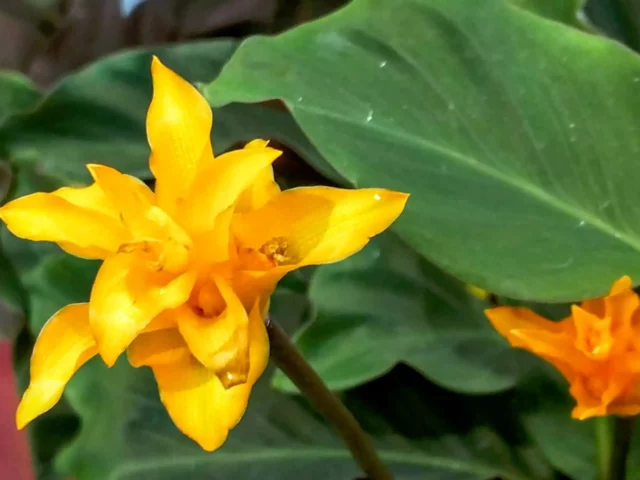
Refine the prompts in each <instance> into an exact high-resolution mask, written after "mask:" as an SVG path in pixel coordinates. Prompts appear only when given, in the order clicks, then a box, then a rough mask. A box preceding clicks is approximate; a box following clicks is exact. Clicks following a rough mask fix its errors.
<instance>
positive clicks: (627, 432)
mask: <svg viewBox="0 0 640 480" xmlns="http://www.w3.org/2000/svg"><path fill="white" fill-rule="evenodd" d="M634 425H635V417H615V418H614V424H613V446H612V448H611V456H610V458H609V468H608V471H607V476H606V477H605V478H606V480H625V479H626V478H627V457H628V456H629V449H630V447H631V437H632V436H633V430H634Z"/></svg>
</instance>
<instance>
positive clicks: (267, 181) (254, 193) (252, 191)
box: [235, 140, 280, 213]
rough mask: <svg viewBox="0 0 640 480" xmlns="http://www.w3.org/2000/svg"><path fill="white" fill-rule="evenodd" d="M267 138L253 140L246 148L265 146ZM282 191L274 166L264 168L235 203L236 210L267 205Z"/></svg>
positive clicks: (244, 210) (247, 209) (242, 210)
mask: <svg viewBox="0 0 640 480" xmlns="http://www.w3.org/2000/svg"><path fill="white" fill-rule="evenodd" d="M268 144H269V142H267V141H266V140H253V141H251V142H249V143H247V144H246V145H245V147H244V148H265V147H266V146H267V145H268ZM279 193H280V187H279V186H278V184H277V183H276V181H275V179H274V178H273V167H272V166H271V165H269V166H268V167H265V168H263V169H262V170H261V171H260V172H259V173H258V175H257V176H256V177H255V178H254V179H253V182H251V184H250V185H249V186H248V187H247V188H246V189H245V190H244V191H243V192H242V193H241V194H240V196H239V197H238V200H237V201H236V204H235V211H236V212H240V213H241V212H248V211H251V210H255V209H257V208H260V207H262V206H263V205H265V204H266V203H267V202H269V200H271V199H272V198H273V197H275V196H276V195H278V194H279Z"/></svg>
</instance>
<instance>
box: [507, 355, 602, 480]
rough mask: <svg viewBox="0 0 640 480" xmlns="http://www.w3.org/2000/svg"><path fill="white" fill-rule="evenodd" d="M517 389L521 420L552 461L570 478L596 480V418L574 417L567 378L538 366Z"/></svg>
mask: <svg viewBox="0 0 640 480" xmlns="http://www.w3.org/2000/svg"><path fill="white" fill-rule="evenodd" d="M540 372H541V373H539V374H538V375H537V376H535V377H532V378H531V379H530V381H529V382H527V383H526V384H525V385H524V386H523V388H521V389H519V390H518V393H517V399H518V400H517V403H518V406H519V411H520V419H521V421H522V424H523V425H524V426H525V428H526V429H527V432H528V433H529V435H530V436H531V438H532V439H533V440H534V442H535V443H536V444H537V445H538V446H539V447H540V449H541V450H542V451H543V452H544V454H545V457H546V458H547V459H548V460H549V461H550V462H551V464H552V465H553V466H554V467H555V468H557V469H558V470H559V471H561V472H562V473H564V474H566V475H569V476H570V477H571V478H575V479H580V480H596V478H597V477H598V470H597V458H596V448H595V420H593V419H590V420H585V421H580V420H575V419H573V418H571V410H572V409H573V407H574V405H575V401H573V399H571V397H570V396H569V386H568V385H567V383H566V381H565V380H564V379H562V378H561V377H560V375H558V374H557V372H555V371H552V369H551V367H548V368H545V369H541V371H540Z"/></svg>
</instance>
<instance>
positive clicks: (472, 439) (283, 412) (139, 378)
mask: <svg viewBox="0 0 640 480" xmlns="http://www.w3.org/2000/svg"><path fill="white" fill-rule="evenodd" d="M94 273H95V264H94V263H92V262H82V261H78V260H76V259H73V258H71V257H63V256H60V257H57V258H50V259H49V260H48V261H47V262H46V264H45V265H43V266H42V267H41V268H38V269H37V270H35V271H34V272H33V274H32V275H31V276H30V280H31V281H30V287H31V289H30V291H31V292H33V295H34V297H33V302H34V309H33V317H32V319H31V325H32V326H33V328H38V326H39V325H42V324H43V323H44V321H46V319H47V318H48V317H49V316H50V315H51V314H52V313H54V312H55V311H56V310H57V309H58V308H59V307H60V306H62V305H63V304H65V303H70V302H77V301H83V300H86V298H87V295H88V291H89V285H90V279H91V278H92V276H93V274H94ZM281 295H284V297H283V296H281ZM291 295H293V293H292V292H290V291H286V292H282V293H278V294H276V298H274V303H273V308H272V309H275V310H276V315H277V316H278V318H284V319H288V320H286V322H287V323H288V324H289V328H295V327H296V324H299V322H300V319H299V318H296V317H297V316H298V315H300V312H301V311H303V310H304V308H302V310H301V309H300V307H301V306H303V305H304V303H305V302H304V300H302V302H300V301H296V300H295V299H293V298H292V297H291ZM38 303H39V304H40V305H39V306H35V304H38ZM287 309H293V310H290V311H289V312H287ZM296 312H298V313H296ZM268 376H269V375H267V376H266V377H268ZM389 392H393V393H392V394H391V395H390V394H389ZM65 397H66V398H67V399H68V400H69V402H70V404H71V405H72V406H73V407H74V408H75V409H76V410H77V412H78V413H79V415H80V416H81V418H82V427H81V431H80V434H79V435H78V436H77V437H76V438H75V440H74V441H73V443H72V444H71V445H70V446H68V447H67V448H65V449H64V450H63V451H62V452H61V453H60V454H59V456H58V458H57V461H56V465H57V467H58V469H59V471H61V472H63V473H66V474H68V475H72V476H73V477H74V478H75V479H76V480H101V479H107V478H108V479H110V480H124V479H131V480H133V479H138V478H141V477H147V478H153V479H154V480H165V479H166V480H170V479H175V478H180V477H184V478H189V479H190V480H199V479H202V480H204V479H207V480H215V479H220V480H222V479H228V478H233V479H237V480H243V479H247V480H249V479H254V478H258V477H259V478H260V479H262V480H269V479H274V480H276V479H277V480H287V479H292V480H293V479H295V480H298V479H301V478H304V479H305V480H314V479H317V480H326V479H352V478H354V477H356V476H357V475H359V471H358V468H357V467H356V465H355V464H354V462H353V460H352V459H351V458H350V456H349V453H348V452H347V451H346V450H345V448H344V447H343V446H342V444H341V442H340V440H339V439H338V438H336V436H335V434H334V433H333V431H332V429H331V428H329V427H328V426H327V425H326V424H325V423H324V422H322V421H321V420H320V419H319V418H318V416H317V414H315V413H312V412H311V411H310V410H309V409H308V407H307V405H306V401H305V400H304V399H302V398H300V397H288V396H286V395H284V394H279V393H275V392H272V391H270V389H269V379H268V378H263V379H262V380H261V381H260V382H259V383H258V385H257V386H256V389H255V391H254V395H253V396H252V399H251V402H250V405H249V409H248V411H247V413H246V414H245V417H244V418H243V420H242V422H241V423H240V425H239V426H238V427H237V428H236V429H234V430H233V431H232V433H231V435H230V437H229V439H228V441H227V443H226V444H225V446H224V447H223V448H222V449H220V450H219V451H217V452H214V453H212V454H209V453H206V452H204V451H202V450H201V449H200V448H199V447H197V446H196V445H195V444H194V443H193V442H191V441H190V440H189V439H188V438H186V437H185V436H183V435H182V434H181V433H179V432H178V431H177V429H176V428H175V427H174V426H173V424H172V423H171V421H170V419H169V418H168V415H167V413H166V412H165V410H164V408H163V407H162V405H161V403H160V401H159V399H158V393H157V391H156V387H155V385H154V382H153V379H152V376H151V375H150V371H149V370H147V369H138V370H136V369H133V368H131V367H129V366H128V365H127V364H126V360H125V359H121V360H120V362H118V363H117V364H116V366H115V367H113V368H111V369H108V368H106V367H105V366H104V365H103V364H102V363H101V361H100V360H99V359H95V360H92V361H91V362H89V363H88V364H87V365H86V366H84V367H83V368H82V369H81V370H80V371H79V372H78V373H77V374H76V376H75V377H74V378H73V379H72V381H71V382H70V383H69V385H68V386H67V389H66V392H65ZM345 401H346V403H347V405H348V406H349V408H351V409H352V410H353V411H354V412H355V413H356V415H357V416H358V418H359V420H360V421H361V422H362V423H363V424H364V425H365V427H366V428H367V429H368V430H369V431H370V432H371V433H372V434H373V435H374V437H375V439H376V442H377V443H378V445H379V447H380V451H381V453H382V455H383V457H384V458H385V460H386V461H387V462H388V464H389V465H390V466H391V468H392V469H393V470H394V473H395V475H396V478H397V479H398V480H445V479H446V480H471V479H490V478H491V479H492V478H495V477H498V476H499V477H500V478H502V479H504V480H528V479H531V478H535V479H541V480H545V479H550V478H552V472H551V470H550V469H549V466H548V465H547V463H546V462H545V460H544V459H543V458H542V457H541V456H540V454H539V452H538V451H537V450H536V449H535V448H534V447H533V446H532V445H531V444H530V443H529V442H528V440H527V438H526V436H525V435H524V432H523V430H522V429H521V427H520V426H519V425H518V423H517V418H516V417H515V414H512V413H510V412H512V410H511V408H510V407H509V405H510V402H511V401H512V400H511V396H510V395H498V396H492V397H487V398H470V397H462V396H457V395H455V394H453V393H451V392H447V391H444V390H442V389H440V388H438V387H436V386H435V385H433V384H430V383H429V382H427V381H425V380H424V379H423V378H422V377H421V376H420V375H419V374H417V373H415V372H413V371H411V370H410V369H408V368H406V367H404V368H399V369H396V370H395V371H394V372H393V373H392V374H390V375H387V376H385V377H383V378H382V379H380V380H377V381H376V382H373V383H371V384H369V385H367V386H365V387H362V388H360V389H356V390H354V391H350V392H348V393H346V394H345ZM47 415H48V414H47ZM45 418H46V417H45ZM50 426H51V427H53V426H54V425H52V424H50ZM53 433H54V432H49V431H47V430H44V429H40V430H38V432H37V434H38V435H40V436H41V440H42V439H47V438H52V437H51V435H53Z"/></svg>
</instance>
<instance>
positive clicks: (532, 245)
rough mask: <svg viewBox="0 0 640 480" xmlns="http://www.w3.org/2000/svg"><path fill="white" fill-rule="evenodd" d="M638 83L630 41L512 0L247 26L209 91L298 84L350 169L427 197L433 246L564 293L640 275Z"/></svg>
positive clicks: (421, 203)
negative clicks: (261, 28) (256, 31)
mask: <svg viewBox="0 0 640 480" xmlns="http://www.w3.org/2000/svg"><path fill="white" fill-rule="evenodd" d="M498 26H499V27H498ZM639 91H640V61H639V60H638V58H637V57H636V55H635V54H633V53H632V52H631V51H629V50H628V49H626V48H624V47H622V46H620V45H619V44H617V43H615V42H612V41H610V40H606V39H602V38H598V37H595V36H593V35H588V34H585V33H582V32H580V31H578V30H576V29H573V28H569V27H565V26H563V25H561V24H559V23H556V22H550V21H548V20H546V19H544V18H541V17H538V16H536V15H532V14H531V13H529V12H527V11H526V10H523V9H521V8H519V7H516V6H514V5H511V4H509V3H507V2H505V1H503V0H485V1H482V2H478V1H474V0H411V1H406V2H401V3H398V2H394V1H390V0H356V1H354V2H353V3H352V4H350V5H349V6H348V7H346V8H344V9H343V10H341V11H339V12H337V13H336V14H334V15H331V16H329V17H326V18H324V19H321V20H318V21H316V22H313V23H310V24H307V25H303V26H301V27H299V28H296V29H294V30H292V31H289V32H287V33H285V34H283V35H279V36H275V37H256V38H250V39H248V40H247V41H246V42H245V43H244V44H243V45H242V46H241V47H240V48H239V49H238V50H237V51H236V53H235V54H234V56H233V58H232V59H231V60H230V62H229V63H228V64H227V65H226V66H225V68H224V69H223V72H222V73H221V75H220V76H219V77H218V79H217V80H216V81H214V82H213V83H212V84H211V85H210V86H209V87H208V88H207V89H206V94H207V95H208V97H209V99H210V100H211V102H212V103H213V104H214V105H222V104H225V103H228V102H234V101H242V102H257V101H262V100H264V99H268V98H281V99H283V100H284V102H285V103H286V104H287V106H288V107H289V109H290V110H291V112H292V113H293V115H294V117H295V118H296V119H297V121H298V122H299V123H300V125H301V126H302V128H303V130H304V131H305V133H306V134H307V135H308V136H309V137H310V138H311V140H312V142H313V143H314V144H315V145H316V146H317V147H318V149H319V150H320V152H321V153H322V154H323V155H324V156H325V158H327V160H328V161H329V162H330V163H331V164H332V165H333V166H334V167H335V168H336V169H337V170H338V171H339V172H340V173H341V174H342V175H343V176H344V177H345V178H346V179H347V180H349V181H350V182H351V183H353V184H354V185H356V186H359V187H362V186H372V185H376V186H384V187H389V188H394V189H397V190H403V191H408V192H410V193H411V194H412V197H411V198H410V200H409V202H408V205H407V209H406V211H405V213H404V214H403V215H402V217H401V218H400V219H399V221H398V222H397V223H396V227H395V228H396V231H397V232H399V233H400V234H401V235H402V236H403V237H404V238H405V239H406V240H408V241H409V242H410V243H411V244H412V245H414V246H415V247H416V248H417V249H418V250H419V251H420V252H421V253H422V254H424V255H426V256H427V257H429V258H430V259H432V260H433V261H434V262H435V263H437V264H439V265H440V266H442V267H444V268H445V269H447V270H449V271H451V272H453V273H454V274H456V275H458V276H460V277H462V278H463V279H465V280H467V281H468V282H469V283H472V284H476V285H479V286H482V287H485V288H487V289H489V290H491V291H495V292H498V293H502V294H504V295H508V296H513V297H517V298H528V299H538V300H547V301H549V300H553V301H555V300H567V299H572V298H577V297H585V296H592V295H598V294H602V293H603V292H604V291H606V289H607V288H608V286H609V284H610V283H611V281H613V280H614V279H615V278H616V277H619V276H621V275H622V274H624V273H628V274H631V275H632V276H634V277H636V279H638V278H640V255H639V254H638V253H639V251H640V210H639V209H637V208H636V205H638V203H639V202H640V190H639V189H638V188H637V184H638V181H639V180H640V169H638V166H637V164H638V162H637V158H638V154H639V153H640V136H638V135H637V131H636V130H637V128H636V126H635V123H636V122H637V119H638V118H639V114H640V95H638V94H637V93H638V92H639Z"/></svg>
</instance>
